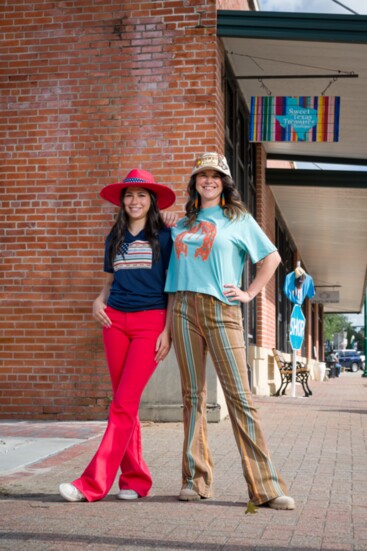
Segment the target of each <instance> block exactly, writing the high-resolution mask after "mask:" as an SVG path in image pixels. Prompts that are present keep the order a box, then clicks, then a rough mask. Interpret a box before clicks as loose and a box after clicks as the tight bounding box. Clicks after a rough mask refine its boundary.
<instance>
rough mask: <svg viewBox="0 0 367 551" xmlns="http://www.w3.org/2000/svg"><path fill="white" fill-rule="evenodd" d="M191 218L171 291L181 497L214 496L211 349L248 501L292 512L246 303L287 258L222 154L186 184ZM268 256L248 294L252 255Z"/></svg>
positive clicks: (182, 226)
mask: <svg viewBox="0 0 367 551" xmlns="http://www.w3.org/2000/svg"><path fill="white" fill-rule="evenodd" d="M188 192H189V199H188V201H187V204H186V217H185V218H184V219H183V220H180V221H179V222H178V224H177V227H175V228H173V229H172V238H173V240H174V249H173V251H172V254H171V260H170V265H169V269H168V276H167V280H166V287H165V291H166V292H169V293H175V301H174V305H173V318H172V319H173V327H172V336H173V342H174V346H175V351H176V355H177V360H178V364H179V368H180V374H181V385H182V397H183V407H184V433H185V434H184V446H183V461H182V489H181V491H180V495H179V499H180V500H182V501H193V500H199V499H201V498H209V497H211V496H212V491H213V490H212V483H213V462H212V457H211V453H210V450H209V447H208V441H207V421H206V377H205V363H206V355H207V352H208V351H209V353H210V355H211V357H212V360H213V363H214V366H215V368H216V371H217V374H218V377H219V380H220V382H221V385H222V388H223V392H224V395H225V398H226V402H227V406H228V411H229V415H230V419H231V422H232V427H233V432H234V436H235V439H236V442H237V446H238V449H239V452H240V455H241V460H242V466H243V473H244V477H245V480H246V482H247V487H248V492H249V496H250V500H251V501H252V503H254V504H255V505H264V504H267V505H269V506H270V507H272V508H274V509H294V507H295V504H294V500H293V499H292V498H291V497H289V496H288V495H287V494H288V491H287V488H286V486H285V484H284V482H283V480H282V479H281V477H280V476H279V474H278V473H277V470H276V468H275V467H274V465H273V463H272V460H271V458H270V455H269V452H268V450H267V447H266V443H265V439H264V436H263V433H262V430H261V426H260V422H259V419H258V414H257V411H256V409H255V408H254V406H253V403H252V396H251V392H250V389H249V385H248V380H247V366H246V354H245V344H244V339H243V326H242V313H241V307H240V304H241V303H247V302H250V301H251V300H252V299H253V298H254V297H255V296H256V295H257V294H258V293H259V292H260V291H261V289H262V288H263V287H264V286H265V285H266V283H267V282H268V281H269V279H270V278H271V277H272V275H273V274H274V272H275V270H276V268H277V266H278V264H279V262H280V256H279V254H278V252H277V251H276V248H275V247H274V245H273V244H272V243H271V241H270V240H269V239H268V238H267V236H266V235H265V233H264V232H263V231H262V230H261V228H260V227H259V225H258V224H257V222H256V221H255V220H254V219H253V218H252V216H251V215H250V214H249V213H248V212H247V211H246V209H245V206H244V204H243V203H242V201H241V198H240V195H239V193H238V191H237V189H236V187H235V184H234V182H233V180H232V179H231V174H230V171H229V168H228V164H227V161H226V159H225V157H223V156H221V155H218V154H216V153H206V154H204V155H202V156H201V157H200V158H199V159H198V160H197V162H196V164H195V166H194V169H193V171H192V174H191V179H190V182H189V185H188ZM248 256H249V257H250V259H251V261H252V262H253V263H257V262H259V261H262V264H261V269H260V270H258V273H257V275H256V277H255V279H254V280H253V281H252V283H251V285H250V286H249V288H248V289H246V290H245V291H242V290H241V288H240V285H241V277H242V273H243V268H244V264H245V261H246V259H247V257H248Z"/></svg>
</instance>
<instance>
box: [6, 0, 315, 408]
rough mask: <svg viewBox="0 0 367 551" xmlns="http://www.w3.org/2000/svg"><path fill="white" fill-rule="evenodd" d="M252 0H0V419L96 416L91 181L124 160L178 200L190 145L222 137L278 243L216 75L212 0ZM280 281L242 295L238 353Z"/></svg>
mask: <svg viewBox="0 0 367 551" xmlns="http://www.w3.org/2000/svg"><path fill="white" fill-rule="evenodd" d="M252 4H253V3H252V2H251V1H249V2H248V3H247V2H243V1H240V0H238V1H230V0H228V1H226V0H222V1H217V2H216V1H215V0H203V1H202V2H201V3H199V4H198V3H197V2H196V1H194V0H172V1H171V0H169V1H164V2H163V1H152V0H151V1H145V0H142V1H140V2H138V3H136V2H133V1H132V0H124V1H123V2H121V1H117V0H99V1H98V2H92V3H91V2H87V1H85V0H65V1H59V2H56V3H55V2H47V0H39V1H36V0H33V1H31V2H29V3H28V4H27V6H25V4H24V3H23V2H20V1H17V0H15V1H14V0H13V1H12V2H10V1H6V2H5V6H4V8H3V27H2V29H3V33H4V39H3V43H2V47H1V50H2V55H1V66H2V76H1V88H2V117H1V149H2V151H3V163H2V205H1V208H2V218H1V230H0V232H1V243H2V248H1V258H2V271H1V285H2V296H1V304H0V312H1V316H0V320H1V321H0V324H1V328H2V332H1V350H2V353H1V366H0V374H1V406H0V411H1V415H2V417H3V418H25V419H27V418H33V419H100V418H105V417H106V412H107V408H108V404H109V400H110V384H109V379H108V375H107V370H106V367H105V358H104V352H103V347H102V340H101V336H100V328H99V326H98V325H97V324H96V322H95V321H94V320H93V318H92V315H91V307H92V301H93V300H94V298H95V296H96V295H97V294H98V292H99V290H100V288H101V286H102V282H103V279H104V275H103V262H102V261H103V259H102V256H103V242H104V237H105V235H106V233H107V231H108V229H109V228H110V226H111V223H112V220H113V217H114V214H115V212H116V210H115V208H114V207H113V206H112V205H109V204H107V203H105V202H103V201H102V200H101V199H100V197H99V190H100V189H101V188H102V187H103V186H104V185H106V184H108V183H112V182H114V181H118V180H119V179H120V178H122V177H124V176H125V175H126V173H127V172H128V171H129V170H130V169H131V168H133V167H142V168H145V169H147V170H150V171H151V172H152V173H153V174H154V175H155V176H156V178H157V180H158V181H161V182H163V183H165V184H168V185H171V186H172V188H173V189H174V190H175V192H176V194H177V197H178V201H177V204H176V206H175V209H176V210H177V212H180V213H182V209H183V205H184V204H185V190H186V184H187V180H188V175H189V174H190V170H191V167H192V165H193V161H194V159H195V158H196V157H197V156H198V155H199V154H201V153H202V152H203V151H211V150H217V151H219V152H225V153H226V155H227V156H228V158H229V161H230V164H231V168H232V172H233V174H234V177H235V179H236V181H237V182H238V185H239V188H240V190H241V192H242V194H243V196H244V199H245V200H246V202H247V203H248V205H249V208H250V210H252V211H253V212H255V214H256V218H257V220H258V222H259V223H260V225H261V226H262V227H263V229H264V230H265V231H266V233H267V234H268V236H269V237H270V238H271V239H272V240H273V241H274V242H277V244H278V245H279V244H280V245H281V246H282V247H286V245H287V243H288V241H287V239H288V237H287V231H286V228H285V227H283V226H282V221H281V215H280V214H279V213H278V214H277V221H276V203H275V200H274V197H273V194H272V192H271V190H270V188H269V187H268V186H266V184H265V167H266V157H265V153H264V150H263V148H262V146H261V145H252V146H251V147H249V144H248V142H247V140H246V139H245V130H246V124H247V119H246V117H247V116H248V113H247V111H246V106H245V104H244V101H243V98H242V97H241V94H240V92H239V90H238V88H236V86H235V84H234V83H233V82H232V81H231V80H230V79H228V80H226V79H225V78H224V76H225V75H226V74H228V71H230V67H229V66H228V62H227V61H226V56H225V51H224V47H223V44H222V42H221V41H220V40H219V39H218V37H217V32H216V20H217V9H219V8H224V9H227V10H228V9H242V10H243V9H252V8H253V5H252ZM243 132H244V133H243ZM241 136H242V137H241ZM249 167H250V168H251V171H250V173H249V170H248V168H249ZM249 174H250V175H249ZM255 205H256V209H255ZM280 234H282V235H283V239H282V240H280V241H281V243H280V241H279V235H280ZM290 245H292V243H290ZM287 251H288V252H287V255H288V256H287V259H286V260H285V264H284V268H283V270H284V271H286V270H289V269H292V268H293V267H294V262H295V260H296V259H297V255H296V248H295V247H293V250H292V248H289V249H287ZM248 277H251V275H249V276H248ZM278 277H280V276H278ZM280 285H281V282H280V280H279V282H278V283H277V281H276V278H274V279H273V280H272V282H271V283H270V284H269V285H268V286H267V288H266V290H265V291H263V292H262V293H261V295H260V296H259V297H258V298H257V301H256V316H255V312H254V311H250V312H249V313H248V318H249V331H248V333H249V337H248V338H249V344H250V345H253V351H252V352H251V350H250V358H251V361H253V362H256V361H257V360H256V359H257V358H259V357H260V356H259V353H258V352H256V351H254V350H255V348H256V349H257V350H267V351H269V350H271V348H272V347H274V346H277V316H278V317H279V312H278V311H277V308H279V304H278V306H277V303H278V301H279V296H278V289H279V288H280ZM306 311H307V317H308V320H311V319H313V320H314V322H313V324H311V323H308V333H307V337H306V345H307V350H306V352H310V350H311V346H312V343H313V344H315V335H317V339H316V344H317V346H318V341H319V333H318V332H319V330H321V329H319V328H320V327H321V325H320V323H319V311H318V309H317V307H316V308H314V309H313V311H312V310H311V305H310V304H309V305H307V306H306ZM277 312H278V313H277ZM255 320H256V321H255ZM312 327H313V329H312ZM311 331H313V335H311V333H310V332H311ZM278 342H279V340H278ZM255 345H256V346H255ZM260 355H261V354H260ZM308 355H310V354H308ZM265 361H266V362H268V359H266V358H265ZM254 366H255V364H253V367H254ZM254 369H255V367H254ZM272 369H273V368H271V366H270V368H269V373H270V374H271V373H272V376H270V379H271V378H273V379H275V375H274V373H273V371H272ZM255 383H256V380H255ZM271 385H273V386H271V388H273V387H274V382H272V383H271Z"/></svg>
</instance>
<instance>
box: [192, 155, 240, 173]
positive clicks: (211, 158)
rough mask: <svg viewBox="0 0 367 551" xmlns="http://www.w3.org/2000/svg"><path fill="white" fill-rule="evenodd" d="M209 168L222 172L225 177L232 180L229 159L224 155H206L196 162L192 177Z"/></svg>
mask: <svg viewBox="0 0 367 551" xmlns="http://www.w3.org/2000/svg"><path fill="white" fill-rule="evenodd" d="M207 168H211V169H212V170H216V171H217V172H221V173H222V174H224V175H225V176H229V177H230V178H231V171H230V170H229V166H228V163H227V159H226V158H225V156H224V155H219V154H218V153H204V154H203V155H201V157H199V158H198V159H197V160H196V162H195V165H194V168H193V171H192V172H191V176H194V174H197V173H198V172H200V171H201V170H205V169H207Z"/></svg>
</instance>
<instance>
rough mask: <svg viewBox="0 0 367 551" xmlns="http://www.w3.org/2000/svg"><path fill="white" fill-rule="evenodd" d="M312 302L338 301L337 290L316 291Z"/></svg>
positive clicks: (326, 302) (327, 302)
mask: <svg viewBox="0 0 367 551" xmlns="http://www.w3.org/2000/svg"><path fill="white" fill-rule="evenodd" d="M312 302H321V303H322V304H329V303H332V302H339V291H316V294H315V296H314V297H313V298H312Z"/></svg>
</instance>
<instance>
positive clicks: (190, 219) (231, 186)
mask: <svg viewBox="0 0 367 551" xmlns="http://www.w3.org/2000/svg"><path fill="white" fill-rule="evenodd" d="M218 174H219V176H220V179H221V180H222V185H223V194H224V201H225V204H224V205H223V206H222V205H221V204H220V205H219V206H220V207H221V209H222V210H223V212H224V216H226V217H227V218H229V220H234V219H235V218H239V217H240V216H242V215H243V214H244V213H245V212H247V209H246V206H245V204H244V203H243V201H242V199H241V196H240V194H239V192H238V189H237V188H236V184H235V183H234V181H233V180H232V178H230V177H229V176H226V175H225V174H221V173H220V172H218ZM196 176H197V175H196V174H194V175H193V176H191V178H190V181H189V183H188V185H187V193H188V194H189V198H188V200H187V203H186V206H185V209H186V217H187V220H186V222H185V226H187V227H189V228H191V227H192V226H193V224H195V221H196V218H197V216H198V214H199V212H200V204H201V199H200V195H199V194H198V193H197V191H196ZM196 201H197V205H198V206H196V205H195V202H196Z"/></svg>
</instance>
